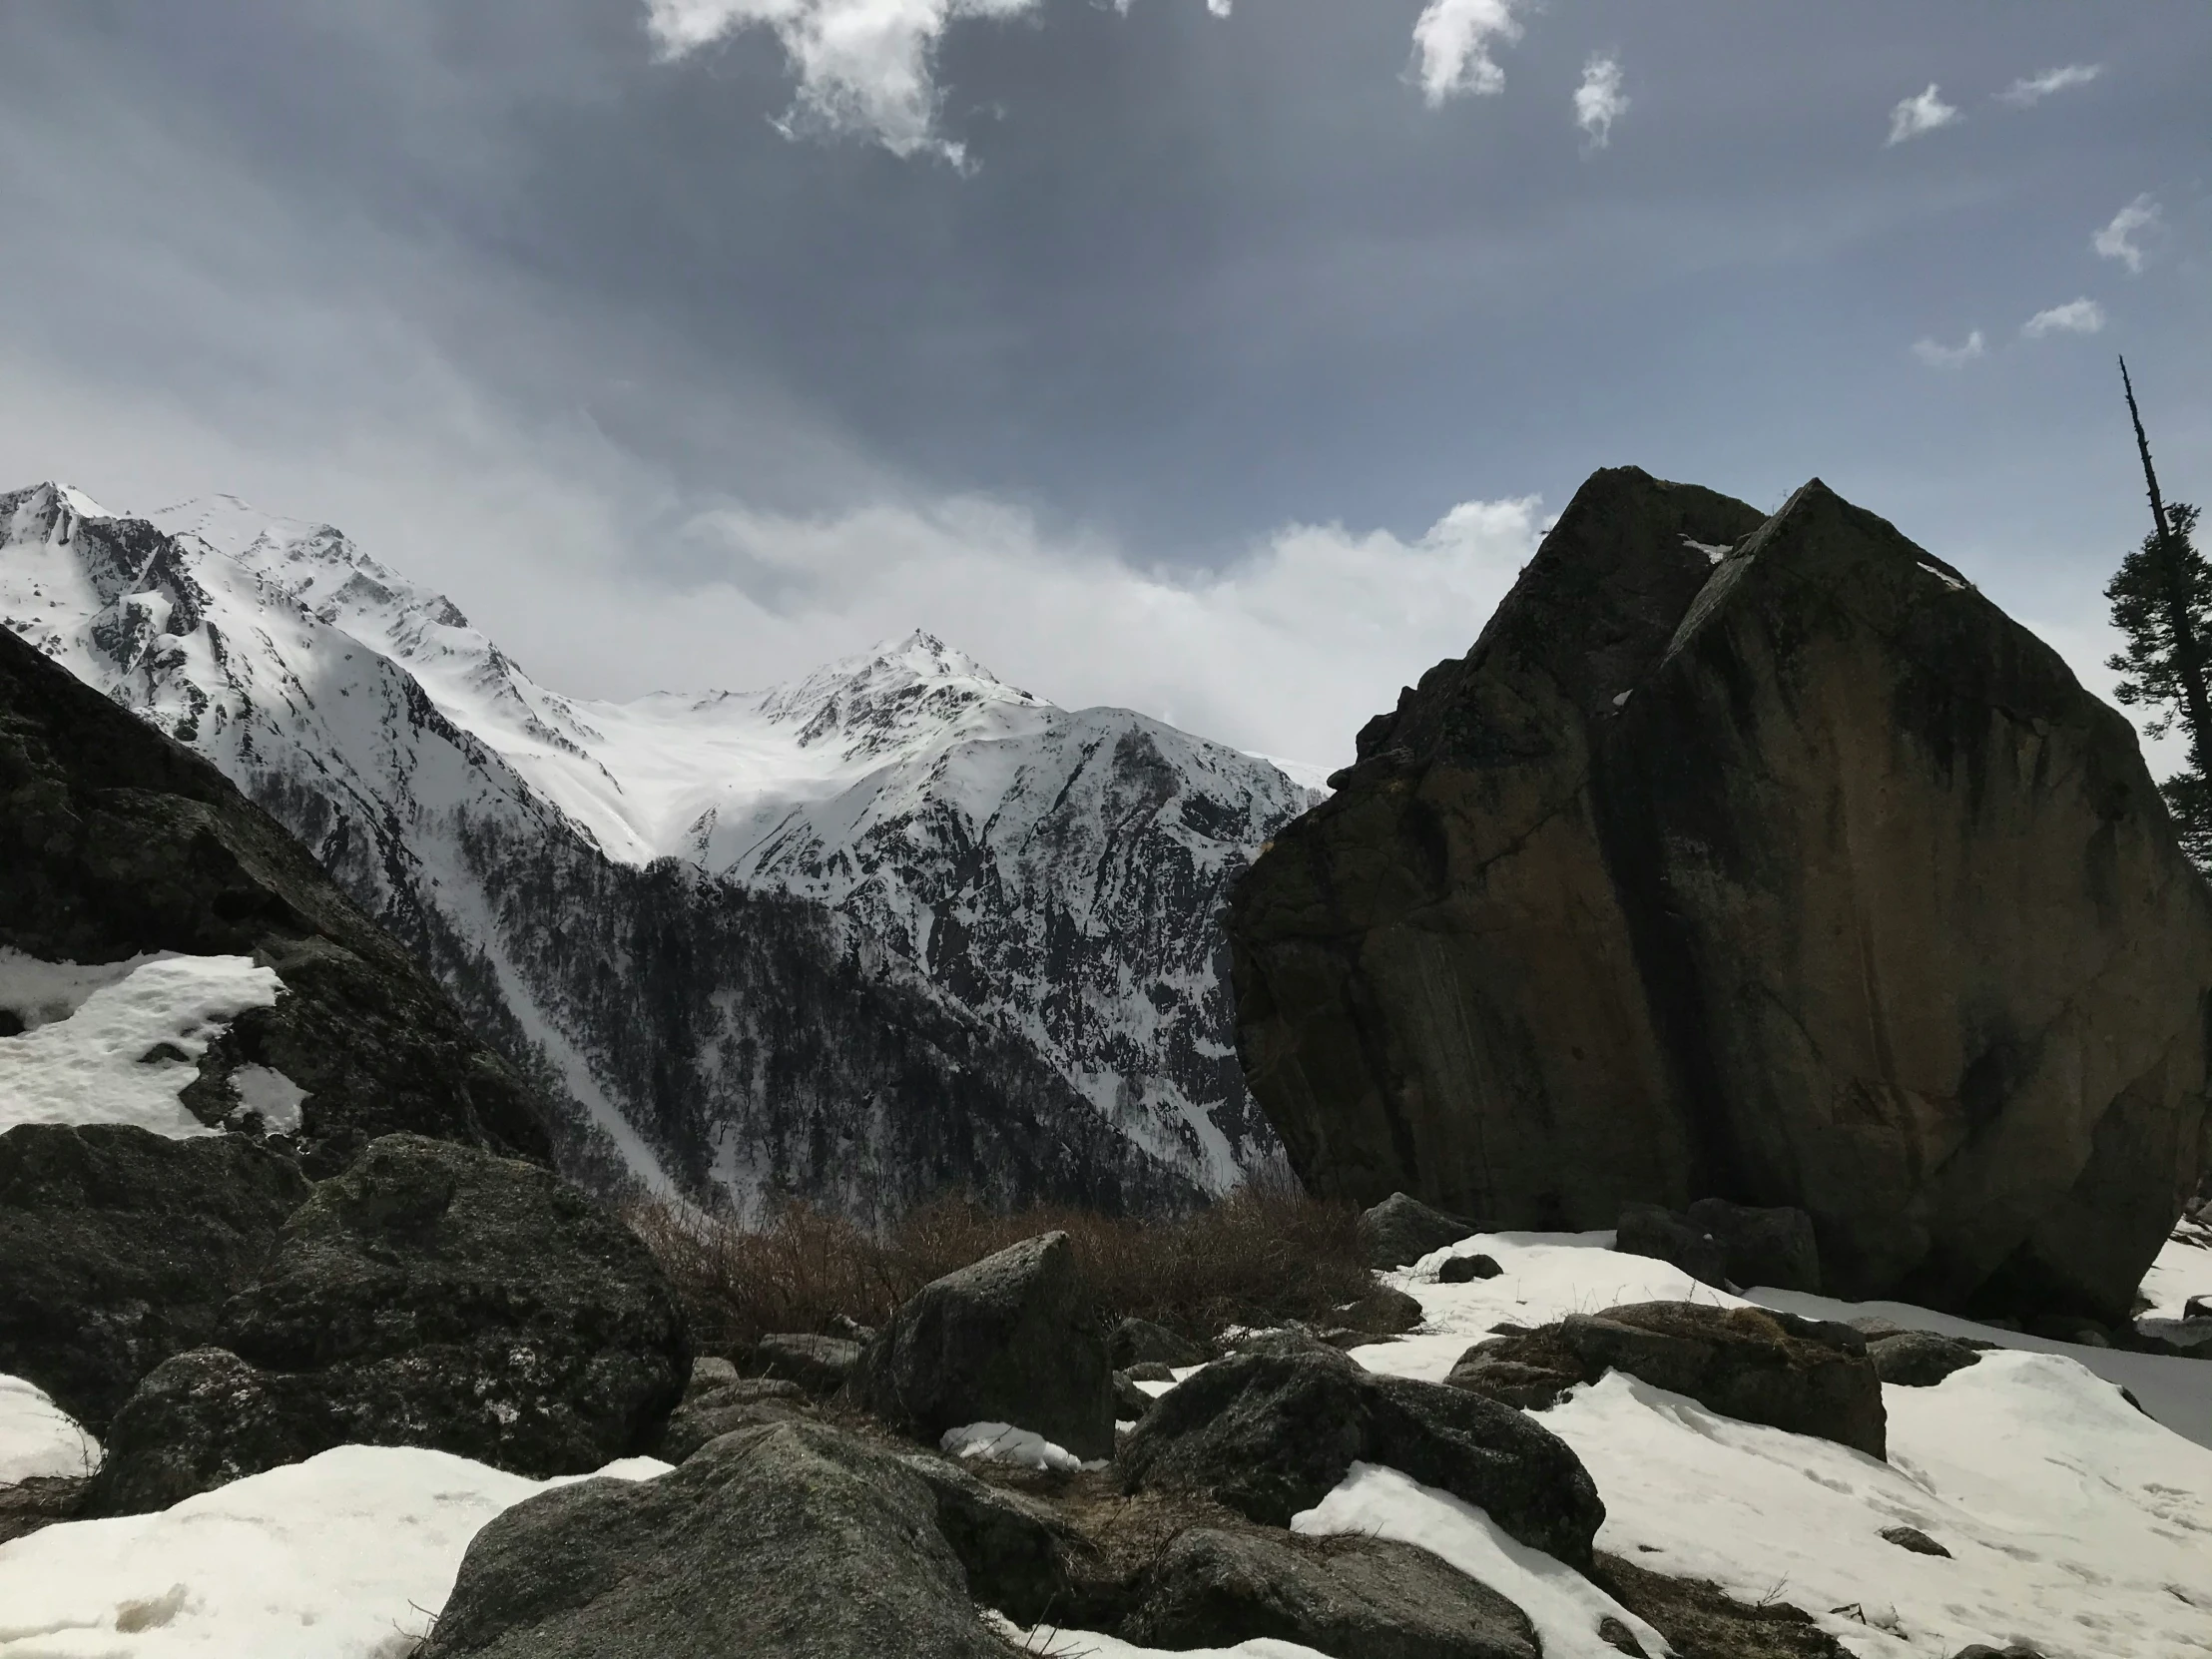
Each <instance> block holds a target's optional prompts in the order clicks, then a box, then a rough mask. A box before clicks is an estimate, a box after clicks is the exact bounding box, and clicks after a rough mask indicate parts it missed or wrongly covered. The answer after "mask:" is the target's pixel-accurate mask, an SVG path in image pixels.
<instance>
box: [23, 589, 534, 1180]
mask: <svg viewBox="0 0 2212 1659" xmlns="http://www.w3.org/2000/svg"><path fill="white" fill-rule="evenodd" d="M0 869H4V870H5V871H6V879H5V880H0V945H5V946H10V947H13V948H14V949H17V950H21V951H24V952H26V953H27V954H29V955H31V956H34V957H37V958H39V959H41V960H43V961H50V962H60V961H68V962H80V963H104V962H116V961H121V960H124V959H126V958H128V957H132V956H136V955H140V954H142V953H146V952H152V951H164V950H168V951H178V952H183V953H186V954H191V955H238V956H252V957H254V958H256V960H258V961H259V962H261V963H263V964H265V965H267V966H269V967H272V968H274V969H275V970H276V972H277V976H278V977H279V978H280V979H282V981H283V984H284V994H283V995H281V996H279V998H278V999H277V1003H276V1004H275V1006H273V1007H267V1008H256V1009H250V1010H248V1011H247V1012H246V1013H244V1014H242V1015H240V1016H239V1018H238V1019H237V1020H235V1021H234V1022H233V1023H232V1024H231V1026H230V1028H229V1029H228V1030H227V1031H226V1032H225V1033H224V1035H223V1036H222V1037H220V1038H219V1039H217V1041H216V1042H215V1043H214V1044H213V1046H211V1047H210V1048H209V1049H208V1051H207V1053H206V1054H205V1055H204V1056H203V1057H202V1058H201V1060H200V1061H199V1073H198V1078H197V1080H196V1081H195V1082H194V1083H193V1084H191V1085H190V1086H189V1087H188V1088H187V1089H186V1090H185V1091H184V1095H183V1099H184V1101H185V1104H186V1105H187V1106H188V1107H190V1108H191V1109H192V1110H193V1111H195V1112H197V1113H198V1114H200V1116H201V1117H202V1118H203V1120H204V1121H206V1122H209V1123H211V1124H214V1123H221V1122H223V1121H224V1120H225V1119H226V1118H228V1117H230V1116H231V1115H232V1114H234V1113H237V1112H239V1111H240V1109H241V1107H242V1104H243V1097H242V1095H241V1093H240V1091H239V1088H238V1086H237V1084H236V1083H235V1082H234V1077H235V1076H236V1074H238V1073H240V1072H241V1071H243V1070H244V1069H245V1068H248V1067H263V1068H266V1069H268V1070H271V1071H275V1072H277V1073H279V1074H281V1076H282V1077H283V1078H284V1079H287V1080H289V1082H290V1083H291V1084H292V1085H294V1086H295V1087H296V1088H298V1089H301V1090H304V1091H305V1095H304V1099H303V1100H302V1101H301V1102H300V1104H299V1112H300V1123H299V1128H298V1131H297V1134H296V1137H294V1139H295V1149H296V1150H297V1151H298V1153H299V1154H300V1156H301V1158H302V1161H303V1162H304V1164H305V1166H306V1168H307V1173H308V1174H310V1175H313V1176H321V1175H327V1174H331V1173H334V1172H335V1171H336V1170H338V1169H339V1168H341V1167H343V1165H344V1163H345V1161H346V1160H347V1159H348V1158H350V1157H351V1156H352V1154H353V1153H354V1152H356V1151H357V1150H359V1148H360V1147H361V1146H362V1145H364V1144H365V1143H366V1142H367V1141H368V1140H369V1139H371V1138H372V1137H374V1136H377V1135H381V1134H388V1133H391V1132H393V1131H400V1130H406V1131H413V1132H416V1133H420V1134H427V1135H435V1136H438V1137H440V1138H441V1139H446V1140H453V1141H459V1142H463V1143H466V1144H469V1145H474V1146H481V1147H486V1148H489V1149H491V1150H494V1151H498V1152H505V1153H514V1154H521V1155H524V1156H528V1157H534V1158H544V1157H547V1156H549V1155H550V1150H551V1145H552V1143H551V1140H550V1139H549V1137H548V1134H547V1131H546V1127H545V1123H544V1119H543V1106H542V1102H540V1101H539V1099H538V1098H537V1097H536V1095H535V1094H533V1092H532V1091H531V1090H530V1088H529V1087H528V1086H527V1085H525V1084H524V1082H523V1080H522V1079H521V1077H520V1076H519V1075H518V1074H517V1073H516V1072H515V1070H514V1068H513V1067H511V1066H509V1065H508V1064H507V1063H506V1062H505V1061H504V1060H502V1059H500V1058H498V1057H497V1056H496V1055H494V1054H493V1053H492V1051H491V1050H490V1049H488V1048H486V1047H485V1046H484V1045H483V1043H481V1042H479V1041H478V1040H477V1039H476V1037H475V1036H474V1035H473V1034H472V1033H471V1032H470V1031H469V1030H468V1028H467V1027H466V1025H464V1024H463V1023H462V1020H461V1017H460V1015H459V1013H458V1012H457V1011H456V1010H455V1009H454V1007H453V1004H452V1001H451V999H450V998H448V997H447V995H446V994H445V992H444V991H443V990H442V989H440V988H439V986H438V985H437V984H436V983H435V981H433V980H432V979H431V978H430V977H429V976H428V975H427V974H426V973H424V972H423V970H422V969H421V968H420V967H418V966H417V965H416V964H415V962H414V959H413V958H412V957H410V956H409V955H408V954H407V953H406V952H405V951H404V950H402V949H401V948H400V947H399V945H398V944H396V943H395V942H394V941H393V940H392V939H391V938H389V937H388V936H387V935H385V934H384V933H383V932H382V931H380V930H379V929H378V928H377V927H376V926H375V925H374V924H373V923H371V922H370V921H369V920H368V919H367V918H366V917H365V916H363V915H362V914H361V913H360V912H359V911H358V910H357V909H355V908H354V907H353V905H352V904H351V903H349V902H348V901H347V900H346V899H345V898H344V897H343V896H342V895H341V894H340V893H339V892H338V890H337V888H336V887H335V886H333V885H332V884H331V882H330V880H329V878H328V877H327V876H325V875H324V874H323V873H322V871H321V870H320V869H319V868H318V867H316V865H315V862H314V860H313V859H312V858H310V857H309V856H308V855H307V852H306V850H305V849H304V848H303V847H301V846H300V845H299V843H298V842H297V841H295V840H293V839H292V838H291V836H290V835H288V834H287V833H285V832H284V830H281V829H279V828H278V827H277V824H276V823H275V822H274V821H272V820H271V819H270V818H269V817H268V816H267V815H266V814H264V813H263V812H262V811H261V809H259V808H258V807H256V806H254V805H253V804H252V803H250V802H249V801H247V800H246V798H245V797H244V796H242V795H240V794H239V792H238V791H237V790H236V789H234V788H233V787H232V786H231V784H230V783H229V782H228V781H227V780H225V778H224V777H223V775H222V774H221V773H219V772H217V771H216V769H215V768H214V767H213V766H211V765H209V764H208V763H207V762H206V761H203V760H202V759H200V758H199V757H198V756H197V755H195V754H193V753H192V752H191V751H190V750H188V749H186V748H184V747H183V746H182V745H180V744H177V743H174V742H172V741H171V740H170V739H168V738H166V737H164V736H162V735H161V734H160V733H159V732H156V731H154V730H153V729H152V728H151V727H149V726H147V725H145V724H144V723H143V722H141V721H139V720H137V719H136V718H134V717H133V716H132V715H130V714H129V713H128V712H126V711H125V710H123V709H121V708H119V707H117V705H116V704H114V703H112V702H110V701H109V700H108V699H107V698H105V697H102V696H101V695H100V694H99V693H98V692H96V691H93V690H92V689H91V688H90V687H88V686H85V685H82V684H80V683H79V682H78V681H77V680H76V679H75V678H73V677H72V676H71V675H70V674H69V673H68V672H67V671H66V670H65V669H63V668H61V667H59V666H58V665H56V664H54V663H50V662H48V661H47V660H46V659H45V658H44V657H42V656H41V655H40V654H39V653H38V652H37V651H36V650H34V649H33V648H32V647H31V646H30V645H28V644H26V643H25V642H24V641H23V640H21V639H19V638H17V637H16V635H15V634H14V633H13V632H12V631H10V630H7V629H0ZM16 1028H17V1029H20V1026H17V1027H16ZM257 1075H258V1074H257Z"/></svg>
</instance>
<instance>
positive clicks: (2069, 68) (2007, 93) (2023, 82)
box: [1997, 63, 2104, 110]
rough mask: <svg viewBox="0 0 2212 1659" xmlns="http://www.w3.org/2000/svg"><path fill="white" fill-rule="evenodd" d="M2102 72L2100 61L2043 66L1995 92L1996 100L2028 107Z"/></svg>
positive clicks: (2081, 85) (2086, 81)
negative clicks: (2038, 73) (2060, 66)
mask: <svg viewBox="0 0 2212 1659" xmlns="http://www.w3.org/2000/svg"><path fill="white" fill-rule="evenodd" d="M2103 73H2104V65H2102V64H2100V63H2070V64H2066V65H2064V66H2063V67H2062V68H2058V69H2046V70H2044V71H2043V72H2042V74H2040V75H2023V76H2022V77H2020V79H2018V80H2017V81H2014V82H2013V83H2012V84H2011V85H2010V86H2008V87H2006V88H2005V89H2004V90H2003V91H2002V92H2000V93H1998V94H1997V102H1998V103H2000V104H2010V105H2012V106H2014V107H2015V108H2017V109H2023V110H2024V109H2029V108H2031V107H2033V106H2034V105H2036V104H2040V103H2041V102H2042V101H2043V100H2044V99H2046V98H2048V97H2049V96H2050V95H2051V94H2052V93H2054V92H2064V91H2065V90H2066V89H2067V88H2068V87H2085V86H2087V85H2088V84H2089V83H2090V82H2091V81H2093V80H2095V79H2096V78H2097V77H2098V76H2099V75H2102V74H2103Z"/></svg>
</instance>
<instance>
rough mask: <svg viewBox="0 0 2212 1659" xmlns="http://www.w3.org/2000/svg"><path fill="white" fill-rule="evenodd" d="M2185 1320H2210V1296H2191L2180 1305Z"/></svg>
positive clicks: (2211, 1305) (2211, 1297)
mask: <svg viewBox="0 0 2212 1659" xmlns="http://www.w3.org/2000/svg"><path fill="white" fill-rule="evenodd" d="M2181 1317H2182V1318H2183V1319H2185V1320H2212V1296H2193V1297H2191V1298H2190V1299H2189V1300H2188V1301H2187V1302H2184V1303H2183V1304H2182V1305H2181Z"/></svg>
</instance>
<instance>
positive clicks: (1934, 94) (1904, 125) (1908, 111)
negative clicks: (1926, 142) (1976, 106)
mask: <svg viewBox="0 0 2212 1659" xmlns="http://www.w3.org/2000/svg"><path fill="white" fill-rule="evenodd" d="M1964 119H1965V118H1964V117H1963V116H1961V115H1960V114H1959V113H1958V107H1957V106H1956V105H1955V104H1946V103H1944V102H1943V96H1942V94H1941V93H1940V92H1938V91H1937V90H1936V83H1935V82H1934V81H1931V82H1929V83H1928V90H1927V91H1926V92H1922V93H1916V94H1914V96H1912V97H1911V98H1901V99H1899V100H1898V102H1897V107H1896V108H1895V109H1893V110H1891V112H1890V136H1889V138H1888V139H1887V140H1885V141H1884V142H1885V144H1886V145H1888V144H1903V143H1904V142H1905V141H1906V140H1907V139H1916V138H1919V137H1920V136H1921V135H1922V134H1923V133H1933V132H1934V131H1936V128H1938V127H1948V126H1950V125H1951V124H1952V123H1954V122H1957V121H1962V120H1964Z"/></svg>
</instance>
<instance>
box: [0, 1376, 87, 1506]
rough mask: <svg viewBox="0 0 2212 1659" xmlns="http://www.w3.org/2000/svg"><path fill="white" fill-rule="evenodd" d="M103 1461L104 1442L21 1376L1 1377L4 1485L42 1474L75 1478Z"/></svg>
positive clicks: (0, 1463)
mask: <svg viewBox="0 0 2212 1659" xmlns="http://www.w3.org/2000/svg"><path fill="white" fill-rule="evenodd" d="M99 1466H100V1442H99V1441H98V1440H96V1439H94V1438H93V1437H92V1436H91V1435H90V1434H88V1433H86V1432H85V1431H84V1429H82V1428H81V1427H79V1426H78V1424H77V1419H76V1418H74V1417H72V1416H71V1415H70V1414H69V1413H68V1412H67V1411H65V1410H63V1409H62V1408H61V1407H60V1406H59V1405H56V1404H55V1403H54V1402H53V1400H52V1399H51V1398H49V1397H48V1396H47V1393H46V1390H45V1389H44V1388H41V1387H40V1386H38V1384H36V1383H27V1382H25V1381H24V1380H23V1379H22V1378H20V1377H0V1486H12V1485H14V1484H15V1483H16V1482H17V1481H19V1480H31V1479H35V1478H38V1477H40V1476H60V1477H66V1478H75V1477H76V1476H78V1475H85V1474H90V1473H91V1472H92V1471H93V1470H94V1469H96V1468H98V1467H99Z"/></svg>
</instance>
